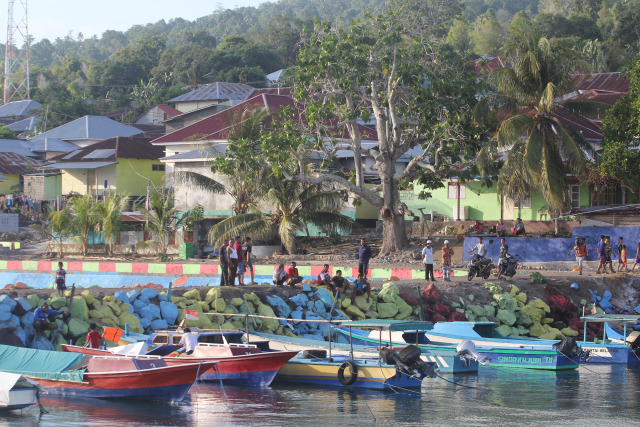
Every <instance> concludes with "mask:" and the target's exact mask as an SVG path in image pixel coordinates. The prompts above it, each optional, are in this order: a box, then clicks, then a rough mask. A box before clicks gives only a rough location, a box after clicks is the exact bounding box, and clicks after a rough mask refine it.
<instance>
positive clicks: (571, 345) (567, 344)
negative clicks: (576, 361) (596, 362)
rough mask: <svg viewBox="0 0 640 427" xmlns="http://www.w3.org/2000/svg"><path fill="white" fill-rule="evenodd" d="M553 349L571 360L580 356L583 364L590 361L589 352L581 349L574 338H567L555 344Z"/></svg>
mask: <svg viewBox="0 0 640 427" xmlns="http://www.w3.org/2000/svg"><path fill="white" fill-rule="evenodd" d="M552 347H553V348H555V349H556V350H557V351H558V352H559V353H560V354H562V355H564V356H566V357H567V358H569V359H573V358H574V357H576V356H578V357H579V358H580V359H581V360H582V361H583V362H586V361H587V360H589V351H588V350H583V349H582V348H580V347H579V346H578V344H576V340H575V338H573V337H565V338H564V339H563V340H562V341H560V342H557V343H555V344H554V345H553V346H552Z"/></svg>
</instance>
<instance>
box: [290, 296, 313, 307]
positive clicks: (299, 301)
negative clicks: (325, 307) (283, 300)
mask: <svg viewBox="0 0 640 427" xmlns="http://www.w3.org/2000/svg"><path fill="white" fill-rule="evenodd" d="M289 301H291V302H292V303H294V304H295V305H296V306H297V307H302V306H304V305H305V304H306V303H307V302H308V301H309V298H308V297H307V295H305V294H303V293H300V294H298V295H296V296H293V297H291V298H289Z"/></svg>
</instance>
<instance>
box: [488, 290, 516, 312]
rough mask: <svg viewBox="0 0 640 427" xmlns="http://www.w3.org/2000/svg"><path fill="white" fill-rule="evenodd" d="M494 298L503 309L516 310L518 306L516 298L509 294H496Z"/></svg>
mask: <svg viewBox="0 0 640 427" xmlns="http://www.w3.org/2000/svg"><path fill="white" fill-rule="evenodd" d="M493 299H495V300H496V302H497V303H498V307H499V308H501V309H503V310H509V311H514V310H515V309H516V307H517V304H516V300H514V299H513V298H511V297H510V296H509V294H500V295H494V296H493Z"/></svg>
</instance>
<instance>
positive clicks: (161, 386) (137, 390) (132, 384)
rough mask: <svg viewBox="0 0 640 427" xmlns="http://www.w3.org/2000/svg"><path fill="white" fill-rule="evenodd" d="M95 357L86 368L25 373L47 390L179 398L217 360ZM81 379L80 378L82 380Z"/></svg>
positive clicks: (139, 397) (127, 397)
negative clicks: (172, 361) (174, 361)
mask: <svg viewBox="0 0 640 427" xmlns="http://www.w3.org/2000/svg"><path fill="white" fill-rule="evenodd" d="M111 356H112V357H92V358H91V359H90V360H89V363H88V365H87V368H86V371H85V372H84V373H82V372H81V371H80V372H73V371H69V372H62V373H60V374H58V375H50V374H49V375H46V374H42V376H40V375H38V374H36V373H28V374H27V373H25V374H24V376H25V377H27V378H30V379H32V380H34V381H36V382H37V383H38V384H39V385H40V386H41V387H42V391H43V393H45V394H61V395H66V396H81V397H97V398H120V399H122V398H126V399H137V400H161V401H170V402H179V401H181V400H182V399H183V398H184V396H185V395H186V394H187V392H188V391H189V389H190V388H191V385H192V384H193V383H194V382H195V381H196V380H197V379H198V377H199V376H201V375H202V374H203V373H204V372H206V371H208V370H210V369H215V365H216V362H213V361H211V362H202V363H186V364H181V365H172V366H168V365H167V363H166V362H165V361H163V360H162V359H159V360H151V359H139V358H127V357H113V355H111ZM78 380H80V381H78Z"/></svg>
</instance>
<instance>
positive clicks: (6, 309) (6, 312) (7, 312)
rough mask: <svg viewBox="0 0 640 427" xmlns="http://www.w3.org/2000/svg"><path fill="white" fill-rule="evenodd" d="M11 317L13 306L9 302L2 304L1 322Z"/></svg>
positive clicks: (0, 306) (0, 311) (0, 307)
mask: <svg viewBox="0 0 640 427" xmlns="http://www.w3.org/2000/svg"><path fill="white" fill-rule="evenodd" d="M9 319H11V306H10V305H9V304H0V322H4V321H7V320H9Z"/></svg>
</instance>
